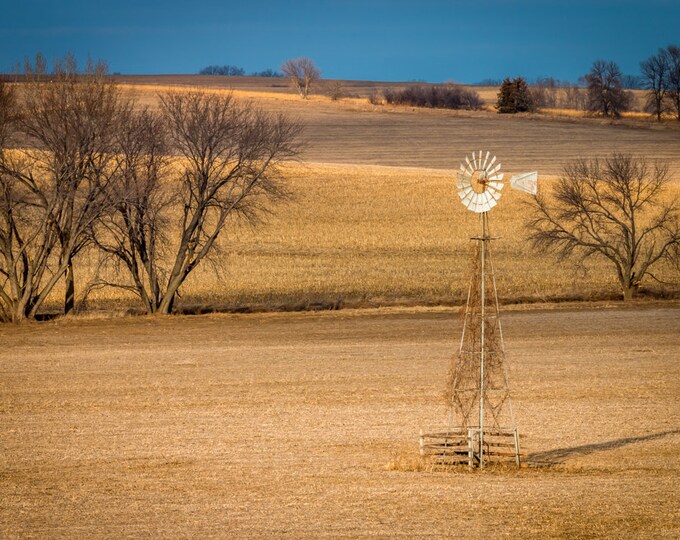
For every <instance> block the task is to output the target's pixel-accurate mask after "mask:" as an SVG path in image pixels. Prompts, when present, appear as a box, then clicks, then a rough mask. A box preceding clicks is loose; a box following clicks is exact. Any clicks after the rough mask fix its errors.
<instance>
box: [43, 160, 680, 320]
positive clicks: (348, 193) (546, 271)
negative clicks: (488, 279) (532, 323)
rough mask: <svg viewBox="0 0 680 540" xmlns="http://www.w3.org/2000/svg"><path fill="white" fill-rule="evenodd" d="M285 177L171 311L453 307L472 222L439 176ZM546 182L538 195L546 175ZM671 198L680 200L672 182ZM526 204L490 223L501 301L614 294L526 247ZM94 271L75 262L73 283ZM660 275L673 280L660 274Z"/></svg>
mask: <svg viewBox="0 0 680 540" xmlns="http://www.w3.org/2000/svg"><path fill="white" fill-rule="evenodd" d="M285 173H286V175H287V176H288V177H289V186H290V189H291V191H292V193H293V200H292V201H291V202H290V203H287V204H283V205H280V206H279V207H277V208H276V209H275V214H274V215H273V216H271V217H270V218H269V219H268V221H267V222H266V223H265V224H264V225H262V226H260V227H258V228H257V229H255V230H251V229H249V228H245V227H239V228H230V229H228V230H227V231H226V237H225V240H226V242H225V243H224V251H223V254H222V255H221V257H220V259H219V260H220V261H221V267H222V278H221V279H218V278H217V277H216V275H215V273H214V272H213V270H212V269H211V268H210V267H209V266H207V265H203V266H202V267H199V268H198V269H197V270H196V271H195V272H194V274H192V275H191V276H190V278H189V280H188V282H187V284H186V286H185V287H184V288H183V291H182V293H183V298H182V302H181V304H183V305H184V306H187V305H197V304H198V305H202V306H204V307H225V306H229V307H232V308H233V307H239V306H250V307H256V308H257V307H264V308H268V309H277V308H279V307H280V306H284V307H286V309H292V308H305V307H309V305H310V304H324V305H326V306H330V305H334V304H341V305H342V304H344V305H346V306H347V305H349V306H352V305H355V306H362V305H363V306H367V305H376V304H378V305H381V304H382V305H389V304H394V303H404V304H433V303H434V304H437V303H444V304H447V303H461V302H462V300H463V294H464V289H465V287H466V278H467V274H468V267H469V250H470V243H471V242H470V240H469V237H470V236H473V235H476V234H477V233H478V230H479V223H478V215H476V214H472V213H471V212H468V211H466V210H465V208H464V207H463V206H462V205H461V204H460V202H459V200H458V198H457V196H456V195H455V190H454V187H455V186H454V183H453V180H452V175H451V173H450V172H449V171H441V170H434V169H407V168H392V167H376V166H349V165H347V166H343V165H322V164H309V165H289V166H288V167H286V170H285ZM508 174H509V173H508ZM544 182H545V184H544V189H546V188H547V187H548V186H549V184H550V180H549V178H545V179H544ZM669 196H672V197H678V196H680V185H677V184H674V185H673V186H672V190H671V192H670V194H669ZM528 199H529V196H528V195H526V194H522V193H519V192H515V191H513V190H511V189H510V188H509V187H506V189H505V190H504V195H503V199H502V200H501V204H499V206H498V207H497V208H496V209H494V211H493V212H492V214H491V219H490V223H491V228H492V232H494V233H495V234H497V235H498V236H499V237H500V238H499V239H498V240H497V241H496V242H495V244H494V246H493V257H494V261H495V264H496V271H497V284H498V291H499V294H500V296H501V299H502V301H504V302H506V303H507V302H518V301H520V302H521V301H530V302H536V301H544V300H549V299H561V300H565V299H597V298H603V297H605V298H606V297H617V295H618V285H617V282H616V279H615V275H614V273H613V271H612V270H611V269H610V268H609V267H608V266H607V264H606V263H605V262H604V261H601V260H600V261H593V263H592V264H590V265H589V267H588V271H587V273H584V271H582V270H580V269H577V268H576V266H575V264H574V263H570V262H567V263H558V262H557V261H556V260H555V259H553V258H552V257H550V256H544V255H540V254H538V253H536V252H534V251H533V250H532V249H531V248H530V246H529V245H528V244H527V242H526V240H525V231H524V228H523V227H524V221H525V214H526V209H525V208H524V206H523V205H524V204H525V203H526V202H528ZM94 263H95V260H94V258H93V259H92V260H89V259H88V258H86V257H84V258H81V260H80V261H79V265H78V267H77V269H76V270H77V271H78V274H77V278H78V281H79V282H80V283H81V285H84V282H86V281H87V280H88V279H89V274H88V272H89V270H88V268H92V267H94ZM659 277H661V278H666V279H669V280H670V279H675V276H673V275H670V274H667V273H664V272H661V273H660V275H659ZM645 285H647V286H650V287H652V288H654V287H657V286H656V284H655V282H653V281H648V282H647V283H645ZM58 294H60V293H58ZM92 300H93V304H92V305H93V306H96V305H97V303H99V304H100V305H105V306H107V307H109V308H115V309H120V308H121V307H123V308H124V307H125V306H134V305H135V304H134V301H133V300H130V299H127V300H126V299H125V297H124V296H122V295H121V293H119V292H118V291H115V290H105V291H102V292H100V293H97V294H94V295H93V296H92ZM53 305H54V307H55V308H56V307H57V305H58V304H57V303H56V300H55V302H54V304H53ZM312 307H313V306H312Z"/></svg>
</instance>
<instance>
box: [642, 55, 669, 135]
mask: <svg viewBox="0 0 680 540" xmlns="http://www.w3.org/2000/svg"><path fill="white" fill-rule="evenodd" d="M669 70H670V58H669V54H668V51H666V50H664V49H659V52H658V53H657V54H656V55H654V56H650V57H649V58H647V60H645V61H644V62H641V63H640V71H641V73H642V78H643V79H644V86H645V88H646V89H647V110H649V111H650V112H651V113H652V114H655V115H656V119H657V121H659V122H661V116H662V115H663V113H664V112H665V111H666V96H667V94H668V85H669V80H668V76H669Z"/></svg>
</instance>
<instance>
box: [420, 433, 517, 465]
mask: <svg viewBox="0 0 680 540" xmlns="http://www.w3.org/2000/svg"><path fill="white" fill-rule="evenodd" d="M480 434H481V430H480V429H479V427H475V426H473V427H466V428H462V427H449V428H444V429H441V430H433V431H429V432H427V433H426V432H423V431H421V432H420V455H421V456H423V457H425V458H427V459H428V461H429V462H430V463H432V464H435V465H468V466H469V467H484V466H485V465H488V464H490V463H512V462H514V463H515V464H516V465H517V467H519V466H520V465H521V454H520V450H519V435H518V433H517V430H516V429H511V428H494V429H487V428H484V437H483V438H482V444H481V445H480ZM482 460H483V461H482Z"/></svg>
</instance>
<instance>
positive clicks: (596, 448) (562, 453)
mask: <svg viewBox="0 0 680 540" xmlns="http://www.w3.org/2000/svg"><path fill="white" fill-rule="evenodd" d="M671 435H680V429H674V430H671V431H661V432H659V433H651V434H649V435H642V436H639V437H626V438H623V439H614V440H612V441H606V442H601V443H594V444H584V445H581V446H572V447H570V448H557V449H555V450H548V451H546V452H535V453H533V454H529V455H528V456H527V458H526V463H527V465H529V466H530V467H549V466H551V465H559V464H561V463H564V461H565V460H567V459H569V458H573V457H580V456H587V455H590V454H594V453H596V452H603V451H606V450H614V449H615V448H621V447H622V446H627V445H629V444H635V443H639V442H646V441H653V440H656V439H662V438H664V437H668V436H671Z"/></svg>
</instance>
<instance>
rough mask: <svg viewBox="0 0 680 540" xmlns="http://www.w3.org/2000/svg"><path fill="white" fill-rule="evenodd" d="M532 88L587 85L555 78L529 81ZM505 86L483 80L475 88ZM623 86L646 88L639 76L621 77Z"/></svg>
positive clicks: (495, 81) (635, 88) (491, 80)
mask: <svg viewBox="0 0 680 540" xmlns="http://www.w3.org/2000/svg"><path fill="white" fill-rule="evenodd" d="M527 82H528V84H529V85H530V86H545V85H546V84H548V86H550V87H552V88H574V87H585V86H586V83H585V81H584V80H583V77H579V81H578V82H577V83H572V82H571V81H561V80H560V79H555V78H553V77H537V78H536V79H534V80H533V81H527ZM501 84H503V79H482V80H481V81H479V82H476V83H474V84H473V86H500V85H501ZM621 86H622V87H623V88H625V89H626V90H643V89H644V88H645V80H644V78H643V77H640V76H639V75H621Z"/></svg>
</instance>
